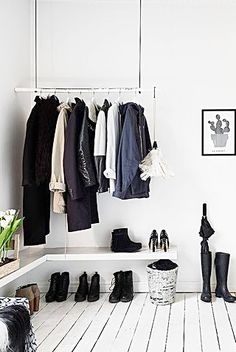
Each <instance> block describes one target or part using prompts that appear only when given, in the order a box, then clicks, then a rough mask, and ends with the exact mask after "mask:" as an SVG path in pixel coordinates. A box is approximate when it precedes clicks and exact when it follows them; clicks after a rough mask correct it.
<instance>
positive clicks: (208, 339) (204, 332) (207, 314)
mask: <svg viewBox="0 0 236 352" xmlns="http://www.w3.org/2000/svg"><path fill="white" fill-rule="evenodd" d="M198 307H199V319H200V326H201V336H202V350H203V352H209V351H214V352H217V351H219V344H218V336H217V332H216V328H215V322H214V316H213V312H212V307H211V303H206V302H202V301H201V299H200V294H198Z"/></svg>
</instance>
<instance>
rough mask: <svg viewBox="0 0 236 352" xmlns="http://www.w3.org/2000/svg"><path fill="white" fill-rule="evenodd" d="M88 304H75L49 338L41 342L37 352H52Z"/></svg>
mask: <svg viewBox="0 0 236 352" xmlns="http://www.w3.org/2000/svg"><path fill="white" fill-rule="evenodd" d="M88 305H89V302H87V301H84V302H81V303H76V304H75V305H74V306H73V309H71V310H70V311H69V312H68V314H67V315H66V316H65V317H64V318H63V319H62V321H61V322H60V323H59V324H58V325H57V326H56V327H55V329H54V330H53V331H51V333H50V334H49V336H48V337H47V338H46V339H45V340H44V341H43V342H42V344H41V345H40V346H39V348H38V352H52V351H54V350H55V349H56V347H57V346H58V345H59V344H60V342H61V341H62V340H63V339H64V337H65V335H66V334H67V333H68V331H69V330H70V329H71V328H72V327H73V325H74V324H75V323H76V321H77V320H78V319H79V317H80V316H81V315H82V314H83V313H84V311H85V310H86V308H87V307H88Z"/></svg>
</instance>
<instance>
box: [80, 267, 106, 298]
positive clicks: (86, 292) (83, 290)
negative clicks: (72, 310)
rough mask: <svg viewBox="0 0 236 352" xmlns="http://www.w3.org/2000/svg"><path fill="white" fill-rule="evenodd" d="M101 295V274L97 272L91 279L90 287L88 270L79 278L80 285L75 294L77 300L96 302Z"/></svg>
mask: <svg viewBox="0 0 236 352" xmlns="http://www.w3.org/2000/svg"><path fill="white" fill-rule="evenodd" d="M99 295H100V276H99V274H98V273H97V272H96V273H95V274H94V275H93V276H92V279H91V284H90V289H89V288H88V278H87V274H86V272H84V273H83V275H81V276H80V278H79V287H78V289H77V292H76V294H75V302H83V301H85V300H86V297H87V301H88V302H95V301H97V300H99Z"/></svg>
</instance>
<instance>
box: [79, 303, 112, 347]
mask: <svg viewBox="0 0 236 352" xmlns="http://www.w3.org/2000/svg"><path fill="white" fill-rule="evenodd" d="M114 308H115V306H114V305H113V304H111V303H110V302H109V301H108V299H107V300H106V301H105V303H104V305H103V307H102V309H101V310H100V311H99V312H98V314H97V315H96V317H95V318H94V319H93V321H92V324H91V325H90V326H89V328H88V330H87V331H86V334H84V335H83V336H82V338H81V340H80V341H79V342H78V344H77V346H76V348H75V349H74V350H73V351H74V352H90V351H91V350H92V348H93V346H94V345H95V344H96V341H97V340H98V338H99V336H100V335H101V333H102V331H103V329H104V328H105V327H106V325H107V322H108V320H109V318H110V316H111V314H112V312H113V310H114Z"/></svg>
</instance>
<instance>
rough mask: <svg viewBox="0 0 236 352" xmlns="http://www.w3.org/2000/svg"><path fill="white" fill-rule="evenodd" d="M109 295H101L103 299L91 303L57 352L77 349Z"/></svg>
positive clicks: (68, 351)
mask: <svg viewBox="0 0 236 352" xmlns="http://www.w3.org/2000/svg"><path fill="white" fill-rule="evenodd" d="M106 297H107V294H101V297H100V299H99V300H98V301H96V302H91V303H90V304H89V305H88V307H87V309H86V310H85V312H84V313H83V314H82V315H81V316H80V317H79V319H78V320H77V321H76V322H75V324H74V325H73V327H72V328H71V329H70V330H69V331H68V333H67V334H66V335H65V337H64V339H63V340H62V341H61V343H60V344H59V345H58V346H57V348H56V349H55V351H57V352H70V351H73V349H74V348H75V347H76V345H77V342H78V341H79V340H80V339H81V337H82V336H83V335H84V333H85V332H86V330H87V329H88V327H89V326H90V324H91V323H92V321H93V319H94V318H95V317H96V315H97V314H98V312H99V310H100V309H101V308H102V306H103V304H104V301H105V299H106Z"/></svg>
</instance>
